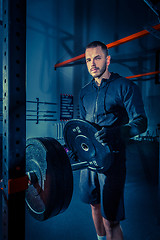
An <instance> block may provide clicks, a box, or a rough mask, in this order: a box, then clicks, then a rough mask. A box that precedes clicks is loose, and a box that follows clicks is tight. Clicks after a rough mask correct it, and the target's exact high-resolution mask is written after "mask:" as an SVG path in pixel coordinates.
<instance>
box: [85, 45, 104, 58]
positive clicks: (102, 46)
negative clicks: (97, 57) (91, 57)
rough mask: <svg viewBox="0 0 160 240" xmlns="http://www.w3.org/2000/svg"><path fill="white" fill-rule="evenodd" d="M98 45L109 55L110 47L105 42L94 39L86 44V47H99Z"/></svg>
mask: <svg viewBox="0 0 160 240" xmlns="http://www.w3.org/2000/svg"><path fill="white" fill-rule="evenodd" d="M98 46H100V47H101V48H102V50H103V51H104V53H105V54H106V56H107V55H108V48H107V46H106V45H105V44H104V43H103V42H100V41H93V42H91V43H89V44H88V45H87V46H86V49H87V48H95V47H98Z"/></svg>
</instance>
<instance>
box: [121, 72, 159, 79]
mask: <svg viewBox="0 0 160 240" xmlns="http://www.w3.org/2000/svg"><path fill="white" fill-rule="evenodd" d="M159 73H160V71H155V72H149V73H142V74H137V75H133V76H129V77H126V78H128V79H130V78H138V77H144V76H150V75H154V74H159Z"/></svg>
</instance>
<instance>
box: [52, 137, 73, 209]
mask: <svg viewBox="0 0 160 240" xmlns="http://www.w3.org/2000/svg"><path fill="white" fill-rule="evenodd" d="M47 139H48V140H49V141H50V142H51V143H52V144H53V147H54V148H55V150H56V151H57V154H58V156H59V157H58V159H59V162H60V166H61V168H63V176H62V177H63V189H64V190H63V192H62V191H61V194H63V198H62V199H63V202H62V205H61V209H60V213H62V212H64V211H65V210H66V209H67V208H68V206H69V204H70V202H71V199H72V194H73V174H72V168H71V164H70V161H69V158H68V155H67V153H66V151H65V150H64V148H63V146H62V145H61V144H60V143H59V142H58V141H57V140H55V139H54V138H50V137H47Z"/></svg>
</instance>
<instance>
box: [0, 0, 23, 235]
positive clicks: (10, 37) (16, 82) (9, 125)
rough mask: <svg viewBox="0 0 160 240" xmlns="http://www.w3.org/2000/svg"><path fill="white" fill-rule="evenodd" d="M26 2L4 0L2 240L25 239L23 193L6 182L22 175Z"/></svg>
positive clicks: (21, 0)
mask: <svg viewBox="0 0 160 240" xmlns="http://www.w3.org/2000/svg"><path fill="white" fill-rule="evenodd" d="M25 81H26V0H14V1H13V0H3V167H2V175H3V189H4V191H3V193H4V194H3V199H2V215H3V220H2V221H3V222H2V225H3V226H2V229H3V236H2V239H9V240H10V239H16V240H23V239H25V191H22V192H19V193H12V194H10V193H9V192H8V180H9V179H15V178H18V177H23V176H24V175H25V142H26V90H25V89H26V88H25Z"/></svg>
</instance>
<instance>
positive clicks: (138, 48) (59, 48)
mask: <svg viewBox="0 0 160 240" xmlns="http://www.w3.org/2000/svg"><path fill="white" fill-rule="evenodd" d="M27 6H28V9H27V99H28V100H31V99H32V100H33V99H35V98H36V97H39V98H40V100H41V101H49V102H56V103H57V107H55V108H56V111H57V114H55V119H57V120H59V109H60V102H59V97H60V93H68V94H73V95H74V117H77V116H78V96H79V90H80V88H81V87H82V86H83V85H85V84H86V83H87V82H88V81H89V80H90V79H91V77H90V76H89V74H88V72H87V69H86V66H85V64H84V59H83V60H82V61H80V62H78V63H74V64H70V65H67V66H65V67H62V68H58V69H57V70H56V71H55V70H54V65H55V64H56V63H58V62H62V61H65V60H67V59H69V58H72V57H74V56H77V55H79V54H82V53H83V52H84V49H85V46H86V44H87V43H88V42H90V41H93V40H100V41H103V42H105V43H106V44H108V43H111V42H113V41H115V40H118V39H120V38H123V37H126V36H128V35H130V34H133V33H136V32H138V31H141V30H143V29H145V27H146V26H152V25H156V24H158V21H157V18H156V16H155V15H154V14H153V12H152V11H151V10H150V9H149V7H148V6H147V5H146V4H145V3H144V2H143V1H140V0H134V1H133V0H132V1H119V0H115V1H103V0H100V1H98V3H97V1H91V0H87V1H84V0H82V1H75V0H68V1H64V0H60V1H58V0H54V1H51V0H48V1H43V0H40V1H36V0H34V1H31V0H28V4H27ZM159 47H160V46H159V40H158V39H156V38H154V37H153V36H151V35H149V36H145V37H143V38H140V39H137V40H134V41H132V42H129V43H126V44H123V45H121V46H118V47H115V48H113V49H110V51H109V53H110V55H111V57H112V60H111V65H110V71H114V72H118V73H119V74H121V75H123V76H130V75H134V74H138V73H145V72H150V71H154V70H155V54H156V50H157V49H159ZM136 83H137V84H138V85H139V87H140V88H141V91H142V96H143V99H144V104H145V108H146V112H147V116H148V117H149V130H150V131H151V132H153V131H155V129H156V128H157V123H159V122H160V117H159V114H158V113H159V109H158V106H157V104H156V103H157V102H158V101H159V90H160V89H159V88H160V85H156V84H155V81H154V76H153V77H150V78H143V79H138V81H136ZM55 108H54V109H55ZM54 126H55V124H54V123H51V122H41V123H40V124H35V122H29V123H27V136H33V135H35V136H39V135H41V136H43V135H52V136H55V131H56V129H55V127H54ZM32 127H33V128H34V132H33V130H32Z"/></svg>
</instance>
